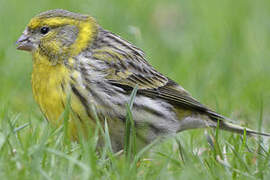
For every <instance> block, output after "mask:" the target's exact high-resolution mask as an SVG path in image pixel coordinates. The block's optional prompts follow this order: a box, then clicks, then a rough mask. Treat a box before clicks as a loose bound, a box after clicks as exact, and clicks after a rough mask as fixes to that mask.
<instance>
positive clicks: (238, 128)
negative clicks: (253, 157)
mask: <svg viewBox="0 0 270 180" xmlns="http://www.w3.org/2000/svg"><path fill="white" fill-rule="evenodd" d="M218 124H219V128H220V129H223V130H226V131H231V132H236V133H239V134H244V132H245V131H246V134H247V135H261V136H268V137H270V133H263V132H258V131H255V130H252V129H248V128H245V127H242V126H239V125H236V124H232V123H229V122H226V121H224V120H220V121H219V123H218Z"/></svg>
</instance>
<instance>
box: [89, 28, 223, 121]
mask: <svg viewBox="0 0 270 180" xmlns="http://www.w3.org/2000/svg"><path fill="white" fill-rule="evenodd" d="M99 33H100V34H99V37H98V38H97V40H96V41H95V42H94V43H93V45H92V48H93V50H92V55H93V57H94V58H95V59H99V60H102V61H105V62H106V64H107V65H108V66H109V67H110V68H109V69H108V71H107V72H106V73H107V76H106V77H105V78H106V80H107V81H108V82H109V83H111V84H112V85H114V86H118V87H121V88H123V89H125V90H130V91H131V90H132V89H133V88H134V87H135V85H138V93H139V94H144V95H146V96H149V97H152V98H160V99H164V100H166V101H168V102H170V103H172V104H174V105H176V106H179V107H185V108H188V109H193V110H197V111H200V112H205V113H207V114H209V115H211V116H214V117H215V118H222V116H220V115H218V114H217V113H215V112H214V111H211V110H210V109H209V108H207V107H206V106H204V105H202V104H201V103H200V102H198V101H197V100H195V99H194V98H192V97H191V95H190V94H189V93H188V92H187V91H186V90H185V89H184V88H182V87H181V86H180V85H178V84H177V83H175V82H173V81H172V80H170V79H169V78H167V77H165V76H164V75H162V74H161V73H159V72H158V71H156V70H155V69H154V68H153V67H152V66H151V65H150V64H148V62H147V61H146V60H145V57H144V53H143V51H142V50H140V49H139V48H137V47H135V46H133V45H132V44H130V43H129V42H127V41H125V40H123V39H121V38H120V37H119V36H117V35H115V34H112V33H111V32H109V31H106V30H102V29H101V31H100V32H99Z"/></svg>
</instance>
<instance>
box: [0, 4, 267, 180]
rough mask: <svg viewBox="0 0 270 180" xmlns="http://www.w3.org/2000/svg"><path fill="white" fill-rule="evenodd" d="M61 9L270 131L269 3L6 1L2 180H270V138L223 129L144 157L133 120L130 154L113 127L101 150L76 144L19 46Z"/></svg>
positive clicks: (0, 32) (175, 140)
mask: <svg viewBox="0 0 270 180" xmlns="http://www.w3.org/2000/svg"><path fill="white" fill-rule="evenodd" d="M53 8H64V9H68V10H71V11H75V12H81V13H87V14H91V15H93V16H94V17H95V18H96V19H97V20H98V22H99V23H100V24H101V25H102V26H103V27H104V28H106V29H109V30H111V31H112V32H114V33H117V34H119V35H121V36H122V37H124V38H125V39H127V40H129V41H131V42H133V43H134V44H136V45H138V46H139V47H141V48H142V49H143V50H144V51H145V53H146V55H147V57H148V61H149V62H150V63H151V64H152V65H153V66H154V67H155V68H156V69H158V70H159V71H160V72H162V73H163V74H165V75H167V76H169V77H170V78H171V79H173V80H175V81H176V82H178V83H180V84H181V85H182V86H183V87H185V89H187V90H188V91H190V92H191V93H192V95H193V96H194V97H196V98H197V99H199V100H200V101H201V102H202V103H204V104H207V105H208V106H210V107H211V108H212V109H215V110H216V111H218V112H219V113H222V114H224V115H226V116H227V117H229V118H231V119H235V120H236V121H238V122H239V124H242V125H246V126H248V127H250V128H252V129H261V130H262V131H268V132H270V123H269V122H270V118H269V117H270V78H269V77H270V61H269V59H270V51H269V47H270V21H269V17H270V1H268V0H260V1H254V0H238V1H234V0H226V1H215V0H205V1H195V0H167V1H162V0H149V1H145V0H137V1H127V0H107V1H106V0H99V1H94V0H79V1H64V0H58V1H57V0H47V1H43V2H40V1H30V0H26V1H15V0H0V22H1V27H0V37H1V40H0V179H179V178H182V179H269V178H270V170H269V169H270V168H269V166H270V164H269V162H270V156H269V153H270V147H269V140H268V139H262V138H253V137H246V136H240V135H235V134H232V133H228V132H223V131H220V130H218V131H215V130H192V131H187V132H183V133H180V134H179V135H177V136H176V137H171V138H168V139H166V140H164V141H162V142H161V143H157V144H156V145H151V146H150V147H148V148H147V149H144V150H145V151H146V152H144V153H142V152H135V150H132V149H133V148H134V147H133V146H134V144H133V143H132V142H133V141H134V139H133V135H132V133H133V130H132V119H131V117H132V116H130V115H127V117H129V118H128V119H130V120H131V121H130V122H131V124H129V125H127V127H129V128H131V129H129V130H128V129H127V130H128V131H127V132H129V134H130V135H131V138H129V140H127V141H126V142H127V143H128V144H129V145H127V143H126V145H127V146H126V150H127V151H125V153H124V155H117V154H113V153H112V152H111V147H110V142H109V141H108V139H109V138H108V134H109V132H108V131H109V129H106V128H105V130H103V133H101V134H103V136H104V138H105V139H107V140H106V143H105V148H104V149H103V150H102V151H101V152H99V153H97V152H96V151H95V147H96V144H97V138H96V136H95V134H97V132H92V134H94V136H91V138H89V139H88V140H87V141H86V140H84V139H83V138H81V139H79V141H78V142H71V141H69V140H68V139H67V136H66V131H65V126H66V125H64V126H63V127H61V128H58V129H55V128H54V127H52V126H50V125H49V124H48V123H47V122H46V121H45V120H44V118H43V116H42V114H41V113H40V111H39V110H38V107H37V105H36V104H35V103H34V101H33V98H32V93H31V84H30V79H31V68H32V66H31V63H32V62H31V56H30V54H27V53H24V52H20V51H17V50H16V48H15V41H16V40H17V38H18V37H19V36H20V34H21V32H22V31H23V30H24V28H25V26H26V24H27V23H28V21H29V19H30V18H31V17H33V16H34V15H36V14H37V13H39V12H41V11H45V10H48V9H53ZM129 107H130V106H128V108H127V109H129ZM128 122H129V121H128ZM105 127H106V126H105ZM98 130H100V128H98ZM130 140H131V141H130ZM128 149H129V150H128Z"/></svg>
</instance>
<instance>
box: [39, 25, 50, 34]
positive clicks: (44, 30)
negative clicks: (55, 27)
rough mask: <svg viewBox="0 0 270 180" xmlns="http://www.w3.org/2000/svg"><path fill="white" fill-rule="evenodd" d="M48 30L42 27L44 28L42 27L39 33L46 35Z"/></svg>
mask: <svg viewBox="0 0 270 180" xmlns="http://www.w3.org/2000/svg"><path fill="white" fill-rule="evenodd" d="M49 30H50V28H49V27H46V26H44V27H42V28H41V29H40V33H41V34H47V33H48V32H49Z"/></svg>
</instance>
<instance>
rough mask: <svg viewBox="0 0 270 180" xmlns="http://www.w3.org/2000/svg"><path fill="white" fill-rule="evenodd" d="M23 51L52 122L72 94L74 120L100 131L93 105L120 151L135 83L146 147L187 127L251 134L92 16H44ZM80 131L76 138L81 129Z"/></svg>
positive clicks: (26, 36)
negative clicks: (30, 57) (29, 59)
mask: <svg viewBox="0 0 270 180" xmlns="http://www.w3.org/2000/svg"><path fill="white" fill-rule="evenodd" d="M18 49H22V50H27V51H31V52H32V54H33V74H32V86H33V93H34V97H35V99H36V101H37V103H38V104H39V106H40V108H41V111H42V112H43V113H44V114H45V116H46V117H47V119H48V120H49V121H50V122H52V123H54V124H56V125H58V126H59V125H60V124H61V121H59V118H60V116H61V114H62V112H63V111H64V109H65V106H66V98H67V94H71V97H70V103H71V111H72V112H73V113H72V114H73V115H71V117H70V119H71V122H73V123H74V122H76V121H78V122H79V123H81V124H82V125H83V126H85V124H87V123H89V124H90V125H91V126H92V127H94V126H95V122H94V121H95V120H94V119H93V117H94V115H93V113H94V112H93V108H91V107H94V109H96V112H97V114H98V116H99V117H100V118H101V119H102V120H104V119H105V118H106V119H107V121H108V124H109V128H110V135H111V140H112V145H113V149H114V150H115V151H116V150H119V149H121V148H123V143H124V127H125V126H124V123H125V114H126V104H127V102H128V101H129V95H130V93H131V91H132V89H133V88H134V87H135V86H136V85H138V93H137V96H136V98H135V101H134V106H133V109H132V113H133V119H134V121H135V125H136V130H137V134H138V137H139V139H140V140H141V142H143V143H144V144H145V143H149V142H151V141H153V140H154V139H155V138H156V137H158V136H162V135H163V136H164V135H168V134H173V133H177V132H180V131H183V130H187V129H194V128H201V127H216V126H217V121H218V120H220V123H219V124H220V127H221V128H222V129H225V130H229V131H233V132H238V133H243V132H244V131H245V129H246V128H243V127H240V126H237V125H233V124H231V123H228V122H226V118H225V117H223V116H222V115H219V114H217V113H216V112H215V111H213V110H211V109H209V108H208V107H206V106H204V105H202V104H201V103H200V102H198V101H197V100H195V99H194V98H193V97H192V96H191V95H190V94H189V93H188V92H187V91H186V90H185V89H184V88H182V87H181V86H180V85H178V84H177V83H175V82H174V81H172V80H171V79H169V78H167V77H166V76H164V75H162V74H161V73H159V72H158V71H157V70H155V69H154V68H153V67H152V66H151V65H150V64H149V63H148V62H147V61H146V58H145V55H144V53H143V51H142V50H140V49H139V48H137V47H135V46H134V45H132V44H131V43H129V42H127V41H125V40H123V39H122V38H121V37H119V36H117V35H115V34H113V33H111V32H109V31H107V30H104V29H103V28H102V27H101V26H99V25H98V24H97V23H96V21H95V20H94V19H93V18H91V17H90V16H88V15H80V14H77V13H72V12H69V11H66V10H51V11H47V12H44V13H41V14H39V15H38V16H36V17H34V18H33V19H32V20H31V21H30V23H29V25H28V27H27V28H26V30H25V31H24V33H23V35H22V36H21V38H20V39H19V40H18ZM74 124H76V123H74ZM73 131H74V132H73V133H74V136H76V134H77V132H76V131H77V130H76V128H75V130H74V129H73ZM246 132H247V133H248V134H259V135H266V136H269V134H266V133H260V132H256V131H253V130H250V129H246Z"/></svg>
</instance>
